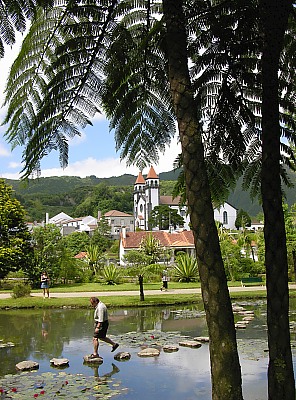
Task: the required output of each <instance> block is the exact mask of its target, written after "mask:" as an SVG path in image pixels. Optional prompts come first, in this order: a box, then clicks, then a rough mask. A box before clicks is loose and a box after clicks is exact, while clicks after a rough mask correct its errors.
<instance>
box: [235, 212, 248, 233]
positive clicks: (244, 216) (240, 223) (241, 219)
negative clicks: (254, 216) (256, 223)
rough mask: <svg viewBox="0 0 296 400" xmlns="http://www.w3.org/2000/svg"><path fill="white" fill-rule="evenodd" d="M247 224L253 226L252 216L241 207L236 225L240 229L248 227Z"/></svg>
mask: <svg viewBox="0 0 296 400" xmlns="http://www.w3.org/2000/svg"><path fill="white" fill-rule="evenodd" d="M247 226H248V227H249V226H251V217H250V216H249V214H248V213H247V212H246V211H244V210H242V209H240V210H239V212H238V213H237V215H236V220H235V227H236V229H239V228H246V227H247Z"/></svg>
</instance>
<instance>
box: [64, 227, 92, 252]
mask: <svg viewBox="0 0 296 400" xmlns="http://www.w3.org/2000/svg"><path fill="white" fill-rule="evenodd" d="M63 243H64V246H65V247H66V248H67V249H68V251H69V252H70V254H71V255H72V257H74V256H76V254H78V253H80V252H81V251H86V248H87V246H88V245H89V244H90V237H89V236H88V234H87V233H86V232H73V233H70V235H67V236H63Z"/></svg>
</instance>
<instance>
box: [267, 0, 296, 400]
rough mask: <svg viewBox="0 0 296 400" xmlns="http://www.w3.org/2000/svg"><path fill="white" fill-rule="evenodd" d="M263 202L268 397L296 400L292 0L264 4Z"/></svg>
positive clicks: (274, 399) (271, 1)
mask: <svg viewBox="0 0 296 400" xmlns="http://www.w3.org/2000/svg"><path fill="white" fill-rule="evenodd" d="M260 5H261V10H262V25H263V29H264V44H263V53H262V85H263V94H262V181H261V182H262V183H261V193H262V204H263V211H264V238H265V264H266V286H267V324H268V346H269V366H268V398H269V399H270V400H271V399H272V400H279V399H281V400H285V399H286V400H288V399H289V400H295V382H294V374H293V363H292V354H291V346H290V330H289V314H288V313H289V288H288V261H287V247H286V233H285V223H284V214H283V208H282V193H281V180H280V125H279V100H278V95H279V94H278V69H279V58H280V53H281V50H282V46H283V38H284V34H285V29H286V27H287V22H288V16H289V13H290V11H291V10H292V1H290V0H283V1H278V0H276V1H275V0H262V1H261V4H260Z"/></svg>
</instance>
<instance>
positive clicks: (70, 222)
mask: <svg viewBox="0 0 296 400" xmlns="http://www.w3.org/2000/svg"><path fill="white" fill-rule="evenodd" d="M46 224H53V225H56V226H59V227H60V228H61V234H62V236H67V235H70V234H71V233H73V232H86V233H87V234H88V235H91V234H92V233H93V231H94V230H96V229H97V227H98V220H97V218H95V217H92V216H91V215H88V216H86V217H79V218H72V217H70V216H69V215H67V214H65V213H64V212H61V213H59V214H57V215H55V216H54V217H52V218H48V214H46Z"/></svg>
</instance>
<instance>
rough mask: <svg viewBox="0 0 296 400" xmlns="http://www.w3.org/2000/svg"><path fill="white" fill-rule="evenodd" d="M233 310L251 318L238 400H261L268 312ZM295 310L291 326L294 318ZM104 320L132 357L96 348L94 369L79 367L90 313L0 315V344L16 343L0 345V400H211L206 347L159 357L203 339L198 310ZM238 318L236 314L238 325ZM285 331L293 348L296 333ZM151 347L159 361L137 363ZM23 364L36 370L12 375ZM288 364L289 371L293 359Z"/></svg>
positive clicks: (156, 310) (242, 349)
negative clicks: (55, 361) (171, 347)
mask: <svg viewBox="0 0 296 400" xmlns="http://www.w3.org/2000/svg"><path fill="white" fill-rule="evenodd" d="M239 306H241V307H244V308H245V309H247V310H250V311H252V310H253V311H254V319H253V320H252V321H250V323H249V324H248V326H247V328H246V329H239V330H237V340H238V348H239V355H240V362H241V367H242V374H243V390H244V398H245V400H263V399H266V398H267V380H266V374H267V364H268V353H267V332H266V305H265V304H264V302H263V301H258V302H252V303H246V302H244V303H239ZM293 307H294V306H293ZM293 307H292V311H291V325H292V326H294V320H295V319H296V313H295V311H293V310H296V307H295V308H293ZM109 316H110V327H109V334H110V336H111V337H112V338H115V340H116V341H118V342H119V343H120V347H119V349H118V350H117V351H116V352H115V353H117V352H118V351H126V352H129V353H130V354H131V358H130V360H128V361H124V362H123V361H115V360H114V354H113V353H111V351H110V350H111V347H110V346H108V345H107V344H102V345H101V347H100V354H101V356H102V357H103V358H104V362H103V364H101V365H100V366H99V367H95V366H89V365H86V364H84V362H83V357H84V356H85V355H88V354H91V353H92V350H93V349H92V333H93V310H92V309H84V310H81V309H80V310H74V309H59V310H7V311H0V340H1V341H2V345H3V346H4V345H5V344H7V343H8V342H12V343H13V344H14V347H1V342H0V357H1V363H0V391H1V390H2V391H3V394H2V397H1V393H0V398H1V399H2V398H24V399H29V398H36V397H38V396H41V395H42V398H43V399H50V398H53V396H52V393H53V392H54V393H55V397H59V396H63V397H66V398H78V397H79V399H80V400H82V399H96V398H101V399H102V398H111V397H113V396H116V398H118V399H121V400H123V399H129V400H138V399H140V398H141V399H143V400H148V399H149V400H150V399H151V398H156V399H160V398H168V399H170V400H180V399H182V400H191V399H199V400H210V399H211V382H210V362H209V349H208V344H206V343H205V344H202V346H201V347H200V348H198V349H195V348H187V347H181V346H178V347H179V350H178V351H177V352H172V353H166V352H164V351H162V346H163V345H164V344H177V345H178V343H179V342H180V341H181V340H183V339H184V337H186V338H190V339H192V338H194V337H197V336H207V327H206V322H205V316H204V312H203V307H202V305H200V306H198V305H194V306H193V305H192V306H188V305H187V306H182V307H180V306H179V307H178V308H176V307H147V308H137V309H129V308H127V309H109ZM241 319H242V318H241V316H240V315H238V314H235V320H236V321H237V320H241ZM291 332H292V334H291V338H292V344H293V345H295V340H296V337H295V336H296V335H295V333H294V332H295V331H294V330H293V329H292V330H291ZM151 345H152V346H157V347H158V348H160V350H161V351H160V355H159V356H158V357H152V358H150V357H149V358H143V357H139V356H138V352H139V351H140V350H141V348H142V346H148V347H149V346H151ZM294 348H295V347H293V349H294ZM52 358H67V359H68V360H69V366H68V367H67V368H65V369H63V370H58V369H57V368H54V367H53V366H52V365H51V364H50V360H51V359H52ZM23 360H34V361H37V362H38V363H39V369H38V370H37V371H35V372H29V373H27V372H26V373H24V372H22V373H18V372H16V368H15V365H16V364H17V363H19V362H21V361H23ZM293 360H294V364H295V361H296V354H295V352H294V354H293ZM294 369H295V367H294ZM4 376H5V377H4ZM40 382H41V383H40ZM77 382H78V383H77ZM57 387H58V389H57ZM5 391H6V396H7V397H5V395H4V392H5ZM24 393H26V395H23V394H24ZM17 394H18V396H19V397H17ZM22 395H23V396H22ZM3 396H4V397H3ZM9 396H10V397H9Z"/></svg>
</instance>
